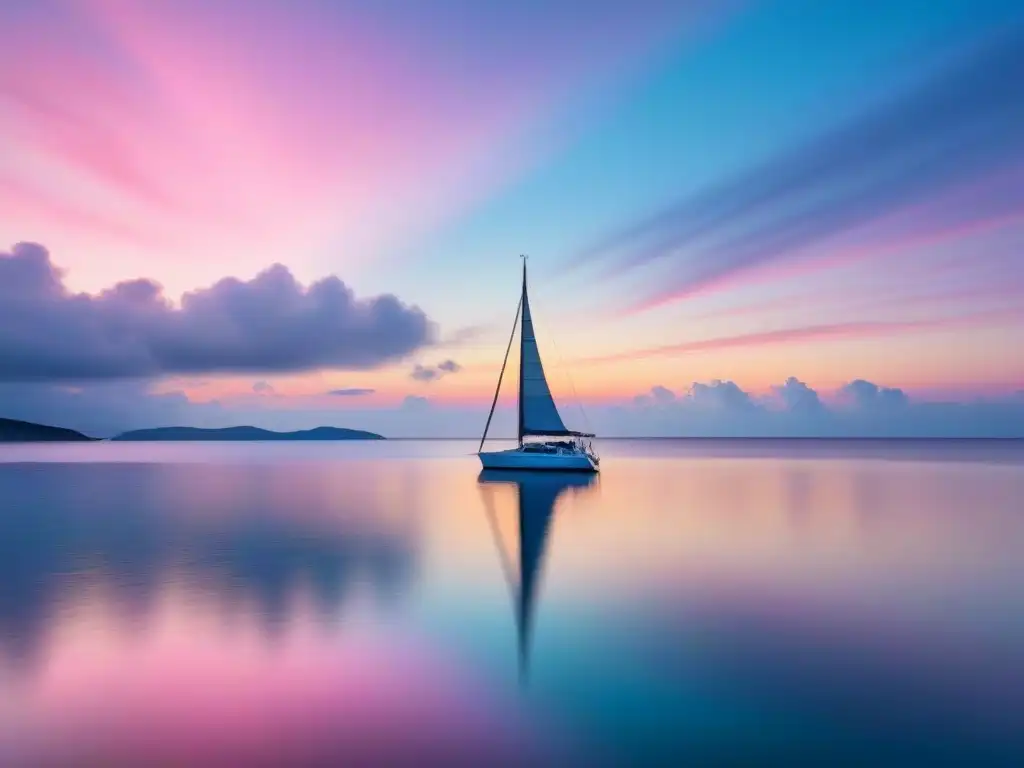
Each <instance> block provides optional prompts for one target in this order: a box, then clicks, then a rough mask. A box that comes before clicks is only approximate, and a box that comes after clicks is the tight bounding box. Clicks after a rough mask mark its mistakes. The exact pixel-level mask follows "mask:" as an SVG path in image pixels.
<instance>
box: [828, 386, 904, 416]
mask: <svg viewBox="0 0 1024 768" xmlns="http://www.w3.org/2000/svg"><path fill="white" fill-rule="evenodd" d="M840 394H841V396H842V397H843V398H844V399H845V400H847V401H848V402H850V403H852V404H853V405H854V406H856V407H858V408H867V409H871V408H887V409H891V408H902V407H904V406H906V405H907V404H908V402H909V401H908V399H907V395H906V393H905V392H904V391H903V390H902V389H897V388H893V387H880V386H878V385H877V384H874V383H872V382H870V381H864V379H856V380H854V381H851V382H850V383H849V384H846V385H845V386H844V387H843V388H842V390H841V391H840Z"/></svg>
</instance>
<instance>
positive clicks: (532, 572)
mask: <svg viewBox="0 0 1024 768" xmlns="http://www.w3.org/2000/svg"><path fill="white" fill-rule="evenodd" d="M477 482H478V483H479V484H480V486H481V487H488V486H491V487H500V486H506V487H515V488H516V490H517V493H516V496H517V505H518V510H517V518H518V524H519V562H518V569H516V568H515V567H514V566H513V561H512V558H511V557H510V555H509V552H508V549H507V548H506V546H505V543H504V541H503V539H502V536H501V531H500V529H499V528H498V521H497V515H496V513H495V510H494V504H493V503H492V502H493V499H492V498H491V497H490V495H488V494H484V502H485V504H484V506H485V507H486V510H487V518H488V521H489V522H490V524H491V530H492V533H493V534H494V541H495V546H496V547H497V549H498V556H499V557H500V558H501V565H502V570H503V571H504V574H505V579H506V581H507V582H508V585H509V589H510V590H511V592H512V598H513V601H514V612H515V620H516V632H517V640H518V648H519V680H520V682H521V683H523V684H525V683H526V681H527V678H528V676H529V666H530V639H531V636H532V634H533V624H534V616H535V613H536V601H537V595H538V590H539V585H540V581H541V576H542V574H543V564H544V553H545V550H546V548H547V541H548V535H549V533H550V530H551V523H552V521H553V520H554V511H555V505H556V504H557V502H558V499H559V498H560V497H561V496H562V495H563V494H564V493H565V492H566V491H567V490H568V491H572V492H580V491H585V490H586V489H589V488H591V487H593V486H594V485H595V484H596V482H597V475H594V474H590V473H579V472H529V471H523V472H516V471H510V470H486V469H485V470H483V471H482V472H481V473H480V476H479V477H478V478H477ZM516 570H518V574H517V573H516Z"/></svg>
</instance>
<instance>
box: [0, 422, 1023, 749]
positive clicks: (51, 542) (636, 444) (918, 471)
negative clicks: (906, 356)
mask: <svg viewBox="0 0 1024 768" xmlns="http://www.w3.org/2000/svg"><path fill="white" fill-rule="evenodd" d="M597 447H598V448H599V450H600V451H601V454H602V472H601V474H600V475H599V476H597V477H595V478H590V477H588V476H583V475H570V476H552V477H544V476H541V477H533V478H531V477H528V476H522V475H512V476H508V475H505V476H502V475H498V476H490V475H488V476H481V473H480V470H479V462H478V460H477V459H476V457H475V455H474V452H475V450H476V445H475V443H474V442H472V441H465V442H462V441H424V442H416V441H386V442H375V443H223V444H218V443H203V444H192V443H91V444H67V445H56V444H46V445H42V444H33V445H0V764H3V765H4V766H22V765H24V766H45V765H146V766H149V765H188V766H202V765H233V766H234V765H288V766H301V765H342V764H355V765H373V764H410V765H412V764H415V765H424V764H434V761H437V760H444V761H447V762H448V763H452V764H472V765H516V764H529V765H569V764H571V765H638V764H640V765H645V764H657V765H682V764H690V765H805V764H811V765H829V766H836V765H872V766H877V765H898V766H908V765H945V764H949V765H960V766H965V765H970V766H982V765H1022V764H1024V443H1022V442H1011V441H1007V442H973V441H964V442H957V441H950V442H946V441H936V442H928V441H813V440H812V441H785V440H782V441H766V440H747V441H743V440H739V441H730V440H678V441H677V440H649V441H628V440H622V441H605V442H600V443H598V445H597Z"/></svg>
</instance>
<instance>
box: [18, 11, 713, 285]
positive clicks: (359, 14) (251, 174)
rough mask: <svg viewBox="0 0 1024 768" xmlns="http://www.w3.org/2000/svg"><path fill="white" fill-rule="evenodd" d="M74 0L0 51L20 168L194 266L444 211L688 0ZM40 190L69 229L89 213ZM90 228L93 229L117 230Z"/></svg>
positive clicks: (352, 235)
mask: <svg viewBox="0 0 1024 768" xmlns="http://www.w3.org/2000/svg"><path fill="white" fill-rule="evenodd" d="M66 7H67V8H69V9H71V10H70V11H69V13H70V14H71V16H70V18H74V19H75V21H76V23H75V24H70V23H60V22H59V21H54V20H53V19H51V18H44V17H43V16H41V15H40V16H39V18H34V17H28V18H27V19H26V20H22V21H20V22H19V27H18V29H17V30H16V33H15V34H13V35H11V36H10V37H9V38H8V39H7V40H5V46H4V51H2V52H0V64H2V66H0V71H2V72H3V73H4V74H3V76H2V77H0V96H3V97H4V98H6V99H7V100H8V101H9V102H10V104H11V106H10V109H12V110H13V111H12V118H13V119H12V125H13V127H14V130H13V132H12V134H11V137H12V138H13V139H14V140H15V141H16V142H17V143H18V145H19V147H20V149H22V150H24V151H23V152H21V156H22V157H23V158H24V159H23V160H22V161H21V162H20V163H19V167H18V168H17V172H18V174H20V178H18V179H15V180H16V181H22V182H23V181H24V177H26V176H35V177H42V178H41V179H40V178H34V179H33V181H35V182H36V183H37V186H40V187H41V188H42V189H43V190H44V191H46V192H48V193H49V194H51V195H53V196H55V197H56V198H59V199H60V200H61V204H62V205H64V206H66V207H74V208H76V209H81V210H83V211H85V210H88V211H90V212H92V213H96V211H95V207H96V205H97V199H96V196H95V195H94V194H92V193H91V192H90V191H88V190H89V189H90V187H88V186H86V187H85V188H84V189H83V190H81V191H78V193H77V194H76V195H75V196H74V199H71V200H69V199H66V198H67V190H68V187H67V185H66V184H63V183H61V182H57V181H56V180H55V177H54V176H53V175H52V174H51V173H50V172H49V171H48V170H47V169H46V168H44V167H43V166H42V165H41V164H40V163H38V162H33V161H32V160H31V158H32V157H33V156H43V157H45V158H47V161H48V162H50V163H58V164H60V165H61V166H62V167H63V168H64V169H65V170H66V171H67V172H68V173H73V174H77V176H78V177H80V178H81V179H83V184H86V183H87V184H91V185H98V187H99V189H100V190H101V191H102V193H103V195H105V196H108V197H109V200H108V199H106V198H104V200H103V210H102V212H101V213H102V214H103V215H104V216H106V217H109V218H113V219H115V220H119V221H131V222H132V223H133V224H135V225H137V226H144V227H145V228H147V229H151V230H155V231H161V232H172V233H176V234H179V235H180V236H181V237H182V238H184V239H185V240H186V242H182V243H177V244H176V248H175V250H174V252H173V255H172V254H171V252H170V251H168V252H167V253H161V254H159V255H157V258H160V259H166V260H168V261H169V260H171V259H173V260H174V262H175V267H176V271H177V269H180V267H181V266H182V265H185V267H186V269H192V270H193V271H194V274H193V277H191V278H190V279H189V282H191V281H194V280H196V279H205V277H206V275H205V274H203V275H202V276H200V275H199V274H196V273H195V270H202V269H205V267H206V263H207V262H208V260H209V256H210V253H211V251H214V250H216V251H220V252H223V251H225V250H229V249H230V251H231V252H232V253H235V254H237V253H243V252H249V253H251V252H252V251H254V250H258V249H259V248H273V247H275V246H277V247H288V248H290V249H291V250H292V251H293V252H294V253H295V256H294V258H295V259H303V258H304V259H306V260H307V261H310V260H312V259H314V258H316V257H315V256H313V255H311V253H312V252H313V251H316V250H318V249H319V250H320V251H323V250H325V249H329V248H331V247H332V246H335V245H336V244H337V243H338V242H345V243H347V244H348V245H349V246H350V247H351V248H353V249H357V250H358V249H361V248H362V247H365V248H367V249H368V248H370V247H372V246H375V245H381V244H388V243H393V242H394V241H395V240H401V239H403V238H408V237H411V236H412V235H414V234H415V233H416V232H418V231H420V230H422V229H424V228H427V227H430V226H432V225H434V224H435V223H436V222H437V221H439V220H441V219H443V218H445V217H446V216H450V215H452V214H453V213H455V212H456V211H458V210H459V209H460V208H461V207H462V206H464V205H466V204H467V203H468V202H469V201H470V200H472V199H474V198H476V197H477V196H478V195H480V194H481V193H485V192H486V190H488V189H490V188H491V187H493V186H494V185H496V184H500V183H501V182H502V181H503V180H504V179H507V178H508V177H509V176H510V175H511V174H514V173H516V172H517V171H518V170H519V169H520V168H521V167H522V165H523V164H524V163H529V162H530V161H531V158H533V157H534V155H535V153H536V152H537V151H539V150H538V147H541V146H542V145H543V143H544V136H543V133H544V132H543V130H542V129H543V127H544V126H545V125H546V124H547V121H548V120H549V118H550V117H551V115H552V114H553V113H554V112H555V111H556V110H557V109H559V108H561V107H562V105H563V102H564V99H565V97H566V95H567V94H568V93H569V91H570V89H573V88H576V87H578V86H580V85H581V84H583V85H586V83H587V82H589V83H591V84H594V85H596V84H599V83H601V82H602V81H603V80H604V79H606V78H607V77H609V76H614V75H615V73H617V72H621V71H623V70H624V69H625V68H627V67H628V66H630V64H631V63H632V62H634V61H636V60H638V59H639V58H642V57H643V56H644V55H645V54H646V53H647V52H648V51H649V50H651V49H652V48H653V47H655V46H656V45H657V43H658V41H659V40H663V39H666V38H668V37H670V36H671V35H673V34H677V33H678V30H679V26H680V24H681V23H682V20H685V19H687V18H690V17H691V16H692V15H693V14H692V12H691V10H690V8H689V4H679V3H672V2H662V1H658V2H650V3H647V4H646V7H644V8H642V9H637V8H633V7H628V8H627V7H625V6H617V7H613V6H611V5H602V4H599V5H598V6H596V7H592V6H591V5H590V4H586V5H584V4H580V3H568V4H565V5H564V6H563V7H562V8H561V9H550V8H546V9H544V10H545V20H544V23H543V24H538V23H537V22H538V19H537V18H535V15H534V12H532V11H528V10H522V9H517V8H510V9H500V8H497V9H492V10H482V9H477V8H475V7H472V6H471V7H468V8H464V9H462V10H463V11H464V12H465V13H468V14H470V15H473V16H474V27H473V30H474V31H473V34H467V30H466V29H462V28H460V26H459V25H460V24H462V23H463V22H462V21H461V20H460V14H459V13H454V12H453V11H454V10H455V9H454V8H448V7H447V6H446V5H445V4H444V3H441V4H440V5H438V6H437V8H434V9H433V10H432V11H431V12H426V11H424V10H422V8H418V7H417V6H416V5H411V6H410V7H409V8H408V9H406V11H404V12H403V13H402V14H394V15H388V14H387V13H385V12H384V11H383V10H379V9H375V8H373V7H372V6H370V7H368V8H367V9H363V10H361V11H357V10H356V9H353V8H338V7H337V6H333V5H331V4H323V3H312V2H300V3H298V4H291V3H284V2H270V1H269V0H259V1H258V2H248V3H236V2H226V3H217V4H209V3H197V2H189V1H187V0H186V2H165V1H163V0H154V1H153V2H148V3H135V2H124V1H122V0H71V1H70V2H69V3H68V4H67V5H66ZM693 7H698V4H693ZM551 11H558V12H555V13H551ZM477 15H479V16H480V17H481V18H480V19H476V18H475V16H477ZM63 22H67V19H64V20H63ZM413 22H415V23H413ZM478 22H479V23H478ZM501 51H506V52H507V54H508V55H505V56H503V55H498V54H499V53H500V52H501ZM425 180H429V181H428V182H425ZM39 208H40V211H41V215H44V216H46V217H47V218H48V219H49V220H51V221H52V226H53V227H54V228H61V227H64V226H65V225H68V224H69V222H72V221H74V220H75V218H76V217H75V216H74V215H59V214H58V212H57V211H56V210H54V206H53V205H51V206H49V207H48V208H47V207H46V206H44V205H40V206H39ZM43 209H45V210H43ZM83 216H84V214H82V215H78V217H77V219H78V220H77V223H76V224H75V226H76V228H77V227H78V226H80V225H81V224H84V223H85V222H84V220H83ZM94 234H95V243H94V247H95V248H97V249H98V248H100V247H102V246H103V244H104V243H106V242H109V240H110V238H112V237H113V236H114V235H115V233H114V232H112V231H111V228H109V227H107V228H97V229H96V231H95V233H94ZM9 236H10V237H12V238H18V237H22V235H18V234H17V233H13V232H12V233H9ZM39 236H40V237H44V238H45V239H48V240H50V241H51V242H52V241H53V238H51V237H49V233H47V232H42V233H40V235H39ZM220 246H226V247H220ZM222 258H223V256H222ZM233 258H236V259H240V258H241V257H238V256H235V257H233ZM246 258H253V257H251V256H249V257H246ZM350 258H351V257H350ZM259 266H262V264H259ZM297 266H299V268H300V270H301V268H302V266H303V265H297ZM306 266H308V267H309V268H310V269H313V268H317V269H322V267H323V266H324V265H321V264H316V263H309V264H307V265H306ZM230 267H231V268H232V269H237V267H236V266H235V265H234V264H232V265H230ZM120 276H121V277H124V276H127V275H120ZM175 287H177V286H175Z"/></svg>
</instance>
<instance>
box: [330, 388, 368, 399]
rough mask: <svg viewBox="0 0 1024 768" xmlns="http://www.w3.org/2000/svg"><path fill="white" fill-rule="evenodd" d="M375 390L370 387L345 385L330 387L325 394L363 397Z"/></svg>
mask: <svg viewBox="0 0 1024 768" xmlns="http://www.w3.org/2000/svg"><path fill="white" fill-rule="evenodd" d="M376 391H377V390H375V389H371V388H370V387H347V388H345V389H332V390H330V391H329V392H328V393H327V394H328V395H334V396H335V397H365V396H366V395H372V394H373V393H374V392H376Z"/></svg>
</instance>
